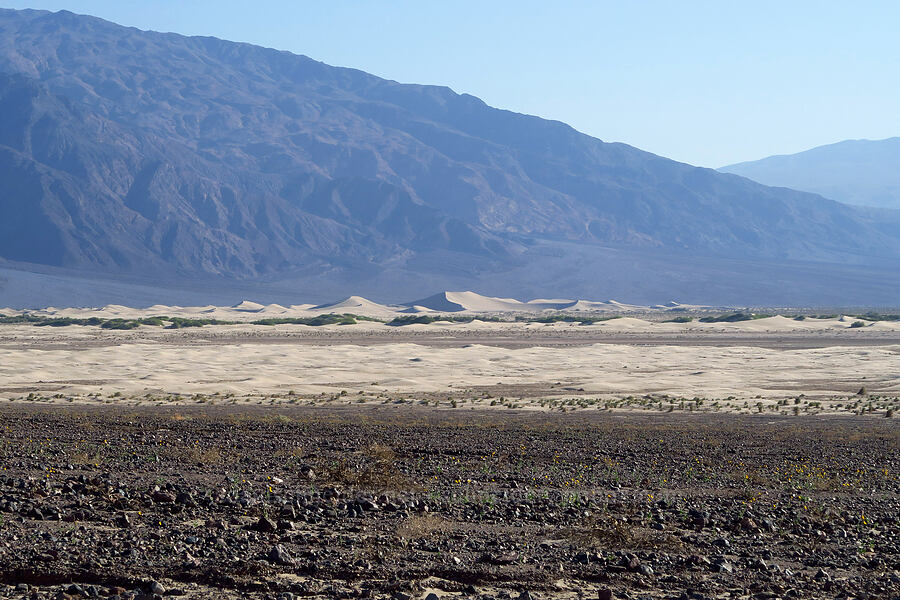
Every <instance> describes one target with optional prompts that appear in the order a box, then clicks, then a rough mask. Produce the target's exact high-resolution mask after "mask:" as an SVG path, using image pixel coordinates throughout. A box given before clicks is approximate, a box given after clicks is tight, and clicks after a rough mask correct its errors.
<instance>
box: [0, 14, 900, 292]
mask: <svg viewBox="0 0 900 600" xmlns="http://www.w3.org/2000/svg"><path fill="white" fill-rule="evenodd" d="M611 118H614V116H611ZM0 214H2V215H3V218H2V220H0V258H2V259H4V260H5V261H6V262H5V266H6V267H7V268H8V269H7V270H6V271H4V272H5V273H7V275H8V276H7V282H10V281H12V282H15V281H20V280H22V278H21V277H18V276H16V275H15V273H21V272H34V271H47V270H48V269H50V270H54V269H56V270H57V271H54V273H56V275H58V276H60V277H65V278H68V279H67V281H69V282H71V281H77V280H78V279H79V278H87V277H91V278H97V277H100V278H111V279H113V280H117V284H118V283H119V282H128V281H132V280H136V279H141V281H144V282H146V281H147V280H150V281H154V282H166V284H165V285H164V286H163V287H162V289H163V290H164V289H165V288H175V287H178V286H182V285H183V286H190V285H196V286H198V287H200V288H201V290H208V292H209V293H210V294H212V293H216V294H220V293H224V291H226V290H229V289H232V288H233V287H234V286H243V287H244V288H246V286H248V285H253V286H258V287H259V289H260V290H261V293H262V294H263V295H265V294H269V295H270V296H272V297H275V296H278V295H279V294H280V295H281V296H280V297H284V295H289V294H304V295H305V296H306V298H308V299H310V300H313V301H315V300H316V299H317V298H322V299H325V298H323V296H326V294H327V296H326V297H334V295H335V294H341V295H349V294H353V293H364V294H366V295H367V296H371V297H375V298H378V299H384V300H394V301H396V300H398V299H402V298H409V297H421V296H425V295H427V294H429V293H433V291H434V290H435V289H452V288H460V287H463V288H477V289H479V291H483V292H485V293H492V294H496V295H503V296H519V297H528V296H532V297H533V296H534V295H538V296H550V297H558V296H560V295H565V296H587V297H609V296H617V297H622V298H624V299H627V300H628V301H634V302H642V301H649V302H657V301H663V300H668V299H672V298H678V299H680V300H684V301H694V302H716V303H721V302H734V301H738V299H746V300H747V301H748V302H755V303H779V302H782V303H783V302H798V303H810V302H812V303H834V302H845V303H850V302H853V303H873V302H874V303H889V302H891V301H893V300H896V301H897V303H900V298H897V294H896V289H898V286H896V285H895V283H897V282H898V281H900V269H898V267H897V265H898V264H900V261H898V259H900V233H898V232H900V212H897V211H873V210H870V209H861V208H856V207H850V206H847V205H845V204H841V203H838V202H835V201H832V200H828V199H825V198H823V197H821V196H819V195H815V194H810V193H806V192H800V191H794V190H789V189H783V188H773V187H767V186H764V185H760V184H758V183H756V182H753V181H750V180H749V179H746V178H743V177H739V176H736V175H732V174H725V173H720V172H717V171H715V170H711V169H702V168H697V167H693V166H690V165H686V164H683V163H678V162H675V161H672V160H668V159H666V158H662V157H659V156H656V155H653V154H650V153H647V152H644V151H641V150H639V149H636V148H633V147H631V146H628V145H625V144H621V143H606V142H603V141H601V140H598V139H596V138H593V137H590V136H587V135H584V134H581V133H579V132H577V131H576V130H574V129H572V128H571V127H569V126H568V125H565V124H564V123H560V122H556V121H549V120H545V119H541V118H537V117H533V116H527V115H521V114H517V113H513V112H509V111H505V110H500V109H496V108H492V107H490V106H488V105H486V104H485V103H484V102H482V101H481V100H479V99H478V98H475V97H473V96H470V95H467V94H457V93H455V92H453V91H452V90H450V89H448V88H445V87H435V86H423V85H411V84H401V83H397V82H394V81H389V80H385V79H381V78H378V77H375V76H372V75H369V74H367V73H364V72H361V71H357V70H353V69H347V68H340V67H332V66H329V65H325V64H323V63H321V62H317V61H315V60H313V59H310V58H307V57H305V56H300V55H295V54H291V53H288V52H281V51H276V50H271V49H266V48H261V47H258V46H253V45H249V44H241V43H233V42H227V41H222V40H219V39H215V38H206V37H185V36H180V35H175V34H163V33H155V32H147V31H141V30H138V29H134V28H127V27H122V26H118V25H115V24H113V23H109V22H107V21H103V20H101V19H97V18H93V17H86V16H79V15H75V14H72V13H70V12H67V11H60V12H57V13H50V12H44V11H32V10H25V11H14V10H0ZM3 266H4V264H3V263H0V267H3ZM56 275H54V276H56ZM85 280H86V279H85ZM44 281H47V280H44ZM784 282H790V283H789V285H788V286H785V285H784ZM67 285H70V284H67ZM154 285H156V287H159V286H158V285H157V284H154ZM498 287H502V288H503V289H497V288H498ZM267 290H268V291H267ZM11 293H13V290H12V287H11V285H10V284H9V283H7V284H6V287H5V288H4V287H3V283H2V279H0V298H2V296H3V295H4V294H11ZM16 293H18V294H19V295H20V296H23V298H24V300H23V301H26V302H27V301H29V300H28V298H29V297H30V295H35V294H37V292H36V293H35V294H31V292H30V291H29V290H25V292H24V293H23V292H22V291H21V290H19V291H17V292H16ZM660 293H665V294H667V296H666V297H663V298H660V297H655V298H648V297H647V296H649V295H654V294H655V295H658V294H660ZM623 294H624V295H623ZM704 294H706V297H701V296H703V295H704ZM125 295H126V299H127V291H126V292H125ZM142 298H144V296H141V299H142ZM141 299H138V298H136V299H135V301H141ZM260 299H263V298H262V297H260ZM120 300H121V298H120ZM42 301H43V299H42V298H40V297H35V299H34V300H33V302H35V303H40V302H42ZM0 304H3V302H2V301H0Z"/></svg>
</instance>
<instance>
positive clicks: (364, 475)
mask: <svg viewBox="0 0 900 600" xmlns="http://www.w3.org/2000/svg"><path fill="white" fill-rule="evenodd" d="M324 472H325V480H326V481H330V482H332V483H339V484H342V485H347V486H351V487H356V488H360V489H367V490H373V491H376V492H391V491H394V492H399V491H415V490H417V489H418V488H419V486H416V485H414V484H413V483H412V481H410V479H409V478H408V477H407V476H406V475H405V474H404V473H403V472H402V471H401V470H400V469H399V468H398V467H397V455H396V453H395V452H394V450H393V449H392V448H390V447H388V446H385V445H383V444H373V445H371V446H369V447H368V448H366V449H365V450H364V451H362V452H361V454H360V457H359V460H357V461H356V464H351V463H350V462H349V461H347V460H341V461H337V462H335V463H333V464H332V465H330V467H328V468H327V469H325V471H324Z"/></svg>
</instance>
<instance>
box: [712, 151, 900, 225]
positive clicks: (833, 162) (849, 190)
mask: <svg viewBox="0 0 900 600" xmlns="http://www.w3.org/2000/svg"><path fill="white" fill-rule="evenodd" d="M719 170H720V171H722V172H725V173H735V174H737V175H741V176H743V177H748V178H750V179H752V180H754V181H758V182H759V183H763V184H765V185H778V186H784V187H789V188H793V189H796V190H804V191H807V192H813V193H815V194H821V195H823V196H825V197H826V198H831V199H833V200H838V201H839V202H846V203H847V204H854V205H858V206H873V207H880V208H892V209H900V137H894V138H888V139H886V140H844V141H843V142H838V143H836V144H828V145H827V146H819V147H817V148H812V149H811V150H806V151H805V152H799V153H797V154H787V155H782V156H769V157H768V158H763V159H760V160H756V161H751V162H744V163H738V164H736V165H729V166H727V167H722V168H721V169H719Z"/></svg>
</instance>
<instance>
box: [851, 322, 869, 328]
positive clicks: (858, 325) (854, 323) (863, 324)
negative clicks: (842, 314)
mask: <svg viewBox="0 0 900 600" xmlns="http://www.w3.org/2000/svg"><path fill="white" fill-rule="evenodd" d="M865 326H866V324H865V323H864V322H863V321H853V322H852V323H850V329H858V328H859V327H865Z"/></svg>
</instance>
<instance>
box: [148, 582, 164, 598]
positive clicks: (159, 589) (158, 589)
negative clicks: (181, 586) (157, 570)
mask: <svg viewBox="0 0 900 600" xmlns="http://www.w3.org/2000/svg"><path fill="white" fill-rule="evenodd" d="M147 589H148V590H150V593H151V594H159V595H160V596H162V595H163V594H165V593H166V588H165V586H163V584H161V583H160V582H158V581H151V582H150V583H149V584H148V585H147Z"/></svg>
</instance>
